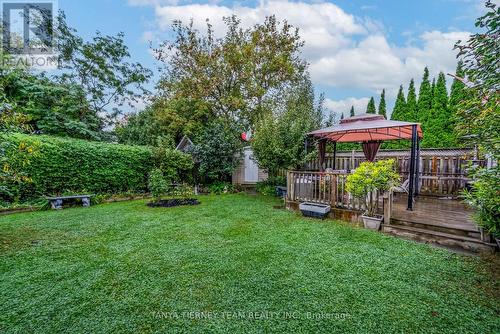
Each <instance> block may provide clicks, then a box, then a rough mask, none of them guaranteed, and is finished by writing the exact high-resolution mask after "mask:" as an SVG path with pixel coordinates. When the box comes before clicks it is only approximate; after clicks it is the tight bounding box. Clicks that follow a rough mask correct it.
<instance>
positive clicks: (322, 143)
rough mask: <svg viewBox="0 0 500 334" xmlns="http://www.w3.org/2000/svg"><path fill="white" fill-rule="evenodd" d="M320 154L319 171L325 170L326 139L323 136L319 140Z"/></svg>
mask: <svg viewBox="0 0 500 334" xmlns="http://www.w3.org/2000/svg"><path fill="white" fill-rule="evenodd" d="M318 154H319V171H320V172H323V171H324V170H325V167H324V166H323V165H324V164H325V154H326V139H324V138H322V139H320V140H319V141H318Z"/></svg>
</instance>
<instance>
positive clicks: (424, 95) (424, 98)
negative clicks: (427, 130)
mask: <svg viewBox="0 0 500 334" xmlns="http://www.w3.org/2000/svg"><path fill="white" fill-rule="evenodd" d="M431 90H432V88H431V83H430V81H429V69H428V68H427V67H426V68H425V69H424V75H423V77H422V82H421V83H420V89H419V92H418V102H417V107H418V112H417V114H418V121H419V122H420V123H423V122H425V120H426V119H428V118H429V114H430V112H431V106H432V91H431Z"/></svg>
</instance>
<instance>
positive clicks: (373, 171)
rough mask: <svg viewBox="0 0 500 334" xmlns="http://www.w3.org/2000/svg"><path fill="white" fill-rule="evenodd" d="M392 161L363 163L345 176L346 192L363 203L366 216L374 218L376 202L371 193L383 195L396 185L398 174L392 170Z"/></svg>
mask: <svg viewBox="0 0 500 334" xmlns="http://www.w3.org/2000/svg"><path fill="white" fill-rule="evenodd" d="M394 163H395V162H394V160H392V159H390V160H380V161H377V162H369V161H366V162H363V163H361V164H360V165H359V167H358V168H356V170H355V171H354V173H352V174H349V176H347V184H346V190H347V191H348V192H349V193H351V194H352V195H353V196H354V197H356V198H359V199H361V200H363V201H364V202H365V207H366V214H367V215H368V216H375V214H376V209H377V200H376V199H374V198H373V196H372V195H373V193H374V192H375V191H378V192H379V193H383V192H384V191H387V190H389V189H391V188H392V187H394V186H395V185H397V183H398V182H399V174H398V173H397V172H396V170H395V168H394Z"/></svg>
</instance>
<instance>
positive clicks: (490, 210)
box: [450, 1, 500, 237]
mask: <svg viewBox="0 0 500 334" xmlns="http://www.w3.org/2000/svg"><path fill="white" fill-rule="evenodd" d="M486 8H487V13H486V14H484V15H483V16H481V17H479V18H478V19H477V21H476V27H478V28H481V29H483V31H481V32H478V33H476V34H473V35H471V37H470V38H469V40H468V41H467V42H466V43H464V44H462V42H461V41H459V42H458V43H457V44H456V46H455V47H456V48H457V49H458V50H459V54H458V57H460V58H461V60H462V61H463V73H460V72H459V70H461V68H460V67H459V68H457V77H458V79H459V81H460V82H462V83H466V84H467V88H466V87H464V86H462V85H460V84H459V83H458V82H455V83H454V85H455V87H453V86H452V100H451V101H450V103H452V107H453V108H455V107H456V108H457V111H456V116H457V127H456V129H457V131H458V134H459V135H461V136H466V137H467V138H468V141H469V142H470V143H473V144H476V145H478V147H479V148H480V149H481V150H482V151H483V152H485V153H488V154H491V155H492V158H493V159H496V160H497V161H498V160H500V136H499V133H500V93H499V89H500V78H499V76H498V71H497V70H496V69H498V45H499V38H500V37H499V36H500V8H497V5H496V4H494V3H492V2H491V1H487V2H486ZM459 65H462V64H460V63H459ZM461 97H462V98H463V100H462V101H461V103H459V104H458V106H457V105H456V103H457V102H458V101H457V100H458V99H460V98H461ZM474 178H475V182H474V185H473V188H472V191H471V192H469V193H467V200H468V201H469V203H471V204H472V205H473V206H474V207H475V208H476V217H475V218H476V222H477V223H478V224H479V225H480V226H483V227H484V228H485V229H486V230H487V231H489V232H490V233H492V234H494V235H496V236H497V237H498V236H499V235H500V226H499V224H500V217H499V212H500V211H499V207H500V167H499V166H498V165H497V166H495V167H492V168H491V169H490V170H484V169H480V170H479V171H478V172H477V173H476V174H475V175H474Z"/></svg>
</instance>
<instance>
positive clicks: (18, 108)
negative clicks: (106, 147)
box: [0, 62, 103, 139]
mask: <svg viewBox="0 0 500 334" xmlns="http://www.w3.org/2000/svg"><path fill="white" fill-rule="evenodd" d="M0 88H1V91H2V92H3V93H2V96H3V97H2V99H3V100H4V101H5V102H4V107H5V109H6V112H7V113H6V114H5V115H4V117H2V118H3V119H4V121H3V122H4V124H6V123H5V122H7V116H8V115H10V116H9V119H10V120H9V121H8V122H9V124H10V125H9V127H10V128H12V127H17V130H21V131H23V132H36V133H45V134H52V135H58V136H69V137H76V138H84V139H99V138H100V137H101V134H100V133H101V129H102V127H103V124H102V121H101V119H100V117H99V116H98V114H97V113H96V112H94V111H92V110H90V108H89V104H88V103H87V101H86V99H85V95H84V93H83V90H82V89H81V87H80V86H78V85H72V84H60V83H58V82H56V81H53V80H51V79H49V78H47V77H46V76H45V75H44V74H43V73H41V74H35V73H32V72H31V71H30V70H29V69H26V68H15V67H9V63H8V62H6V63H3V64H2V65H1V66H0Z"/></svg>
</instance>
